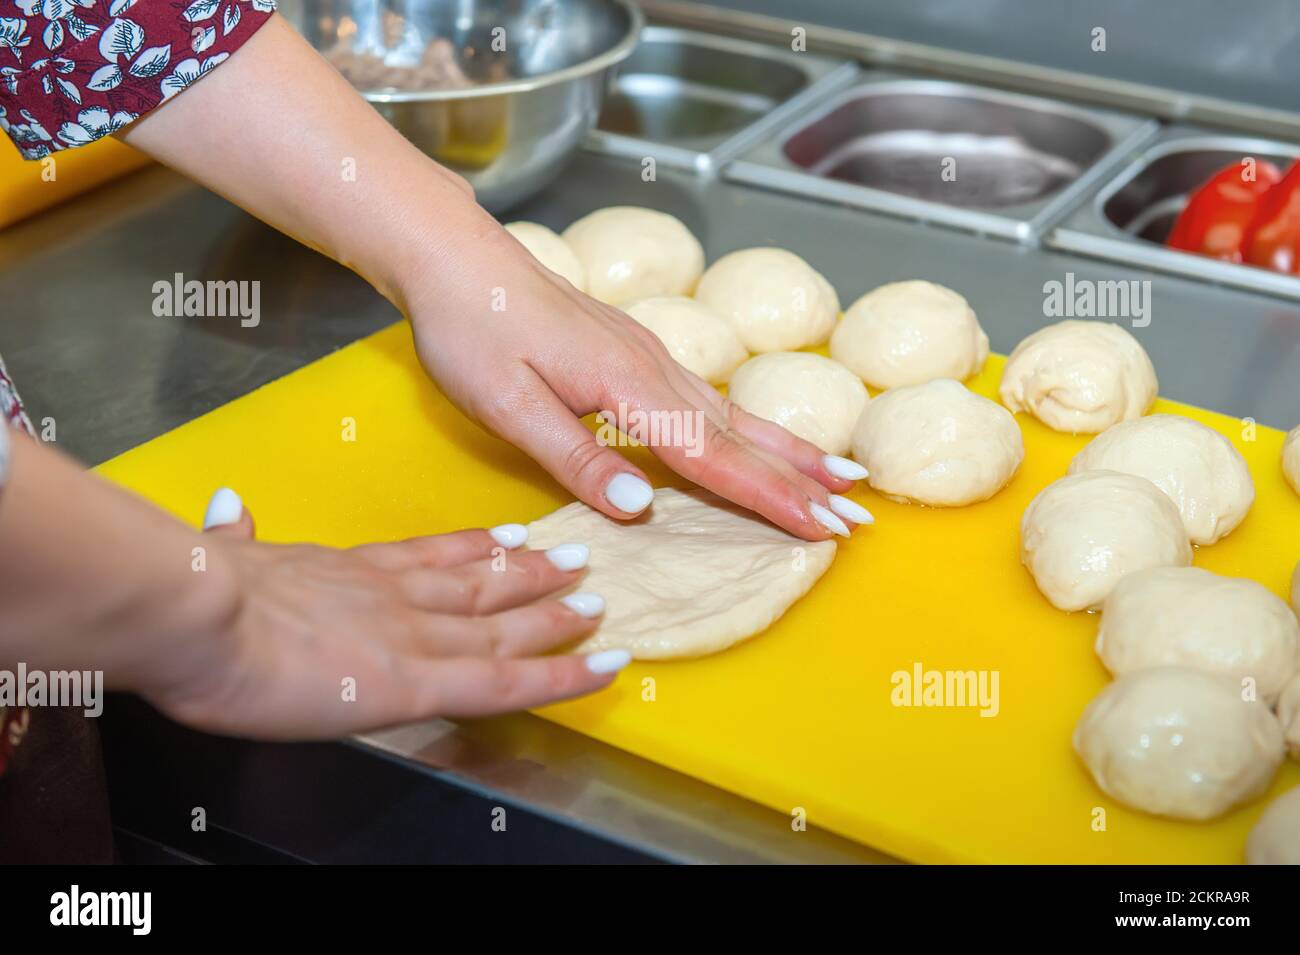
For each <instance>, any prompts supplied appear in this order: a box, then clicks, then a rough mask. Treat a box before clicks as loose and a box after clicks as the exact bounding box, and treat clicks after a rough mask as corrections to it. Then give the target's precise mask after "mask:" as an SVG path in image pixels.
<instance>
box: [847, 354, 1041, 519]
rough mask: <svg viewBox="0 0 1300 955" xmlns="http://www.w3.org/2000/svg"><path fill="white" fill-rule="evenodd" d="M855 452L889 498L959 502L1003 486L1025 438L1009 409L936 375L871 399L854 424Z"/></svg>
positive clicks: (951, 504) (1021, 456)
mask: <svg viewBox="0 0 1300 955" xmlns="http://www.w3.org/2000/svg"><path fill="white" fill-rule="evenodd" d="M853 456H854V457H855V458H856V459H857V460H858V462H859V463H860V464H862V465H863V466H864V467H865V468H866V469H867V471H868V477H867V482H868V483H869V484H870V485H871V486H872V487H873V488H875V489H876V490H877V491H879V492H880V493H881V494H884V495H885V496H886V497H889V498H892V499H893V500H896V501H917V502H919V503H921V504H932V505H935V506H937V507H960V506H961V505H963V504H973V503H975V502H976V501H983V500H986V499H988V498H990V497H992V496H993V495H994V494H996V493H997V492H998V491H1000V490H1002V488H1003V487H1005V486H1006V483H1007V482H1008V481H1010V480H1011V476H1012V475H1013V474H1015V473H1016V469H1017V468H1019V467H1020V462H1021V460H1023V459H1024V456H1025V445H1024V441H1023V440H1022V438H1021V436H1020V427H1019V425H1017V424H1016V419H1015V418H1013V417H1012V416H1011V412H1009V411H1007V409H1006V408H1003V407H1002V406H1001V405H999V404H996V403H995V402H992V401H989V400H988V399H987V398H982V397H980V396H979V395H977V394H975V393H974V392H973V391H971V390H969V389H968V388H967V387H966V386H965V385H963V384H962V383H961V382H958V381H953V380H952V379H950V378H937V379H935V380H933V381H927V382H925V383H924V384H920V385H908V386H906V387H903V388H894V389H892V390H890V391H886V392H884V393H883V394H881V395H879V396H877V397H876V398H874V399H872V400H871V401H870V402H869V403H868V404H867V410H866V411H864V412H863V413H862V417H861V418H859V419H858V423H857V427H855V428H854V429H853Z"/></svg>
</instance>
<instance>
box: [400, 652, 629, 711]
mask: <svg viewBox="0 0 1300 955" xmlns="http://www.w3.org/2000/svg"><path fill="white" fill-rule="evenodd" d="M630 660H631V657H630V655H629V654H628V653H627V651H625V650H607V651H604V652H602V653H594V654H591V655H590V656H586V657H583V656H559V657H532V658H530V659H525V660H514V659H505V658H500V657H478V658H462V659H455V660H439V661H436V662H433V661H417V662H412V663H410V664H408V665H407V666H406V667H405V671H404V672H405V674H406V675H407V677H408V678H409V680H410V692H411V694H412V696H413V699H412V703H413V706H412V707H411V709H412V710H413V711H418V712H420V713H422V714H434V713H436V714H437V715H439V716H449V717H453V718H455V717H461V718H466V717H476V716H492V715H495V714H497V713H509V712H512V711H515V710H526V709H531V708H533V707H536V706H544V705H546V704H547V703H555V702H557V701H559V700H567V699H571V698H572V697H575V696H582V695H583V694H585V693H593V692H595V691H596V690H599V689H602V688H604V687H606V686H608V685H609V684H610V683H612V682H613V680H614V676H615V674H616V673H617V672H618V671H619V670H621V669H622V668H623V667H624V666H626V665H627V664H628V663H629V662H630Z"/></svg>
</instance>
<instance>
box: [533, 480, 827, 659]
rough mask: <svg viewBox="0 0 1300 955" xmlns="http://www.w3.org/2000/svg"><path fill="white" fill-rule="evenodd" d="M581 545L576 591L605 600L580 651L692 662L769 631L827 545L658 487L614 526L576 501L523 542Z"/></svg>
mask: <svg viewBox="0 0 1300 955" xmlns="http://www.w3.org/2000/svg"><path fill="white" fill-rule="evenodd" d="M565 543H575V544H586V545H587V546H588V547H589V548H590V549H591V558H590V562H589V565H588V566H589V567H590V569H589V570H588V572H587V576H586V578H585V579H584V580H582V581H581V582H580V583H579V584H578V589H581V590H584V591H591V592H594V593H598V594H600V595H601V596H602V597H604V598H605V605H606V607H607V609H606V611H605V617H604V619H603V620H602V621H601V624H600V629H598V630H597V631H596V632H595V633H594V634H592V635H591V636H590V637H588V638H587V639H586V640H585V641H583V643H582V644H581V646H579V647H578V650H579V652H582V653H591V652H593V651H596V650H610V649H624V650H629V651H631V653H632V655H633V656H634V657H636V658H637V659H639V660H668V659H672V658H674V657H698V656H703V655H704V654H706V653H716V652H717V651H719V650H725V649H726V648H727V647H729V646H731V645H732V644H735V643H739V642H740V641H741V640H744V639H746V638H747V637H752V636H753V635H754V634H756V633H758V632H760V631H762V630H764V629H766V628H767V627H769V626H770V625H771V624H772V623H773V622H774V621H775V620H776V619H777V618H778V617H780V616H781V614H783V613H785V611H786V609H787V608H788V607H789V606H790V605H791V604H792V603H794V602H795V601H796V600H798V599H799V598H800V597H802V596H803V595H804V594H805V593H807V592H808V590H809V589H810V588H811V587H812V585H813V584H814V583H816V582H817V578H818V577H820V576H821V575H822V574H823V573H825V571H826V568H828V567H829V566H830V565H831V561H832V560H833V559H834V558H835V542H834V541H833V540H828V541H816V542H812V541H805V540H800V539H799V538H797V537H793V536H791V535H790V534H787V533H786V532H785V531H783V530H781V529H780V528H778V527H774V526H773V525H771V524H769V523H767V522H766V521H765V520H763V519H762V518H761V517H758V516H756V515H755V514H753V513H752V512H750V511H746V510H745V509H744V508H741V507H738V506H736V505H734V504H731V503H729V502H728V501H725V500H723V499H722V498H720V497H717V496H716V495H714V494H710V493H709V492H707V491H700V490H693V491H677V490H674V489H672V488H660V489H659V490H657V491H656V492H655V500H654V504H652V505H651V506H650V510H649V513H648V514H644V515H642V516H641V517H640V518H638V519H637V520H634V521H630V522H622V521H616V520H613V519H611V518H608V517H606V516H605V515H603V514H601V513H600V512H598V511H594V510H592V509H591V508H589V507H588V506H587V505H585V504H583V503H581V502H578V503H574V504H570V505H568V506H567V507H562V508H560V509H559V510H558V511H555V512H554V513H552V514H548V515H547V516H546V517H543V518H542V519H541V520H537V521H534V522H533V523H532V524H530V525H528V546H529V547H530V548H532V549H534V550H539V549H543V548H547V547H553V546H555V545H556V544H565Z"/></svg>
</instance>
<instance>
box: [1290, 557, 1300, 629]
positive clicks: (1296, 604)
mask: <svg viewBox="0 0 1300 955" xmlns="http://www.w3.org/2000/svg"><path fill="white" fill-rule="evenodd" d="M1291 609H1292V610H1294V611H1295V612H1296V616H1297V617H1300V564H1296V565H1295V570H1294V571H1293V572H1292V573H1291Z"/></svg>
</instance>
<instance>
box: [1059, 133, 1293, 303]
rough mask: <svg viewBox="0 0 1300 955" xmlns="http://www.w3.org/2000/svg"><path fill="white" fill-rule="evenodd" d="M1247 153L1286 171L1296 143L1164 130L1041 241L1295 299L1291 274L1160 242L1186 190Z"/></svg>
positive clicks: (1181, 204)
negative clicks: (1212, 257)
mask: <svg viewBox="0 0 1300 955" xmlns="http://www.w3.org/2000/svg"><path fill="white" fill-rule="evenodd" d="M1245 156H1253V157H1255V158H1256V159H1261V160H1268V161H1270V162H1273V163H1276V164H1277V165H1278V166H1281V167H1282V168H1283V169H1285V168H1286V167H1287V166H1289V165H1290V164H1291V163H1292V162H1293V161H1294V160H1295V159H1296V158H1297V157H1298V156H1300V144H1296V143H1286V142H1280V141H1276V140H1269V139H1253V138H1250V137H1246V136H1237V135H1224V134H1222V133H1215V132H1213V131H1211V130H1207V129H1200V128H1198V127H1194V126H1170V127H1167V128H1166V129H1164V130H1163V131H1162V132H1161V133H1160V136H1159V137H1158V138H1157V139H1156V140H1155V141H1154V142H1153V143H1151V144H1150V145H1149V146H1148V147H1147V148H1146V149H1145V150H1143V152H1142V153H1141V155H1139V156H1138V157H1137V158H1136V159H1134V160H1133V162H1131V163H1130V164H1129V165H1128V166H1126V167H1125V168H1124V169H1123V170H1122V171H1121V172H1120V173H1119V174H1118V175H1117V176H1116V177H1115V178H1114V179H1113V180H1112V181H1110V182H1107V183H1105V184H1104V185H1102V186H1101V188H1100V189H1099V190H1098V191H1097V193H1096V194H1095V195H1094V196H1093V197H1092V199H1091V201H1088V202H1086V203H1084V204H1083V205H1082V206H1080V207H1079V208H1078V209H1076V210H1075V211H1074V213H1073V214H1071V215H1070V216H1069V217H1068V218H1066V219H1065V220H1064V221H1063V222H1062V223H1061V224H1060V225H1059V226H1057V228H1055V229H1054V230H1052V232H1051V234H1049V235H1048V236H1047V237H1046V239H1045V241H1046V243H1047V244H1048V245H1051V246H1053V247H1055V248H1058V249H1066V250H1068V251H1071V252H1080V253H1083V254H1085V255H1092V256H1096V257H1098V258H1103V259H1114V260H1117V261H1120V262H1125V263H1128V264H1136V265H1143V266H1146V267H1148V268H1152V269H1158V270H1160V271H1163V272H1174V273H1177V274H1179V275H1189V276H1192V277H1193V278H1198V279H1202V280H1204V281H1207V282H1219V283H1222V284H1224V285H1233V286H1236V287H1238V288H1246V289H1255V290H1258V291H1264V292H1270V293H1273V294H1275V295H1284V296H1286V297H1288V298H1295V299H1300V278H1297V277H1296V276H1290V275H1283V274H1281V273H1278V272H1270V271H1269V270H1267V269H1259V268H1254V267H1253V266H1249V265H1234V264H1233V263H1231V262H1220V261H1218V260H1217V259H1210V258H1206V257H1204V256H1199V255H1193V254H1191V253H1188V252H1179V251H1177V250H1176V249H1169V248H1166V247H1165V246H1164V244H1163V243H1164V240H1165V238H1166V237H1167V236H1168V235H1169V230H1170V228H1171V227H1172V226H1173V224H1174V219H1176V218H1177V217H1178V213H1179V212H1181V211H1182V209H1183V206H1185V205H1186V204H1187V197H1188V195H1189V193H1191V191H1192V190H1194V189H1195V188H1196V187H1197V186H1199V185H1200V184H1201V183H1203V182H1205V181H1206V180H1207V179H1209V178H1210V176H1212V175H1213V174H1214V173H1215V172H1216V171H1217V170H1219V169H1220V168H1222V167H1223V166H1226V165H1227V164H1228V163H1231V162H1234V161H1239V160H1240V159H1242V158H1243V157H1245Z"/></svg>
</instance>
